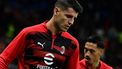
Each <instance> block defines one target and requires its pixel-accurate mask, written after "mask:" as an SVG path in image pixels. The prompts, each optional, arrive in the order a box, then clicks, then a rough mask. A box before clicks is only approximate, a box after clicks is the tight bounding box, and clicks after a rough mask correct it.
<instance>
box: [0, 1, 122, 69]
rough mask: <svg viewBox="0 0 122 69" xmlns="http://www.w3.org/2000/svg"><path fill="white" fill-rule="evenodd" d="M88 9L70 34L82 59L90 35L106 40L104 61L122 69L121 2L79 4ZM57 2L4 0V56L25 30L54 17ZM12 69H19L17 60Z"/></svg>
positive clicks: (0, 27)
mask: <svg viewBox="0 0 122 69" xmlns="http://www.w3.org/2000/svg"><path fill="white" fill-rule="evenodd" d="M78 1H79V2H80V3H81V4H82V5H83V7H84V12H83V13H82V14H80V15H79V16H78V17H79V18H78V19H77V20H76V24H74V25H73V26H72V27H71V28H70V29H69V32H70V33H71V34H72V35H73V36H75V37H76V38H77V39H78V41H79V43H80V49H81V50H80V51H81V52H80V53H81V59H82V57H83V56H82V55H83V45H84V40H85V39H86V37H87V36H88V35H90V34H98V35H99V36H101V37H103V38H104V45H105V48H106V50H105V54H104V55H103V56H102V57H101V58H102V59H103V61H105V62H106V63H107V64H108V65H110V66H112V67H113V68H114V69H122V55H121V53H122V28H121V22H122V21H121V16H122V13H121V12H122V11H121V9H120V8H121V2H120V1H119V0H116V1H115V0H78ZM54 3H55V0H0V52H2V51H3V49H4V48H5V47H6V46H7V44H8V43H9V42H10V41H11V40H12V39H13V38H14V37H15V36H16V35H17V34H18V33H19V32H20V30H22V29H23V28H24V27H27V26H31V25H35V24H39V23H41V22H43V21H44V20H47V19H49V18H50V16H51V15H52V10H53V9H52V7H53V6H54ZM14 61H15V62H13V63H12V64H11V65H10V66H9V69H16V62H17V59H15V60H14Z"/></svg>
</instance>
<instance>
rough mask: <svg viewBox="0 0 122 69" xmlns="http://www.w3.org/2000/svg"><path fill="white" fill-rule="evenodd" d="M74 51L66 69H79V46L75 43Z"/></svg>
mask: <svg viewBox="0 0 122 69" xmlns="http://www.w3.org/2000/svg"><path fill="white" fill-rule="evenodd" d="M76 46H77V47H76V49H75V51H74V52H73V54H72V56H71V57H70V59H69V61H68V65H67V68H66V69H79V44H78V42H77V43H76Z"/></svg>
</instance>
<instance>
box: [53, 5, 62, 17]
mask: <svg viewBox="0 0 122 69" xmlns="http://www.w3.org/2000/svg"><path fill="white" fill-rule="evenodd" d="M59 11H60V8H58V7H55V8H54V11H53V12H54V15H58V14H59Z"/></svg>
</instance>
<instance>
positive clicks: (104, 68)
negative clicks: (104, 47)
mask: <svg viewBox="0 0 122 69" xmlns="http://www.w3.org/2000/svg"><path fill="white" fill-rule="evenodd" d="M80 69H86V63H85V59H82V60H81V61H80ZM97 69H113V68H112V67H111V66H109V65H107V64H105V63H104V62H102V61H100V64H99V67H97Z"/></svg>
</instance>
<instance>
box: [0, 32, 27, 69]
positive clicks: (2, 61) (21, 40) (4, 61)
mask: <svg viewBox="0 0 122 69" xmlns="http://www.w3.org/2000/svg"><path fill="white" fill-rule="evenodd" d="M24 47H25V32H24V30H22V31H21V32H20V33H19V34H18V35H17V36H16V37H15V38H14V39H13V40H12V41H11V42H10V44H9V45H8V46H7V47H6V48H5V49H4V51H3V52H2V53H1V54H0V68H1V69H6V68H7V67H8V64H9V63H11V62H12V60H14V59H15V58H16V57H17V55H19V54H20V53H21V52H22V51H23V50H24Z"/></svg>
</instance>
